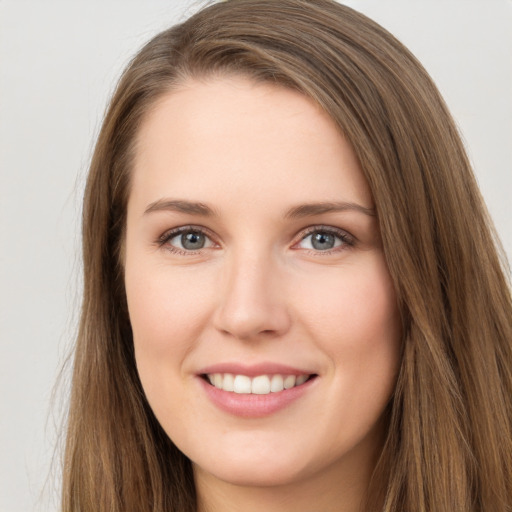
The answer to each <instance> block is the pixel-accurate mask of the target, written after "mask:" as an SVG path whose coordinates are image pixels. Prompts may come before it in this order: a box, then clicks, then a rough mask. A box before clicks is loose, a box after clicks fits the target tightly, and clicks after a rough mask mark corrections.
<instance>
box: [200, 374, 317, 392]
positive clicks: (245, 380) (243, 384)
mask: <svg viewBox="0 0 512 512" xmlns="http://www.w3.org/2000/svg"><path fill="white" fill-rule="evenodd" d="M206 377H207V379H208V381H209V382H210V384H211V385H212V386H215V387H216V388H217V389H222V390H224V391H232V392H235V393H238V394H244V395H248V394H254V395H268V394H269V393H279V392H280V391H283V390H285V389H291V388H293V387H295V386H300V385H301V384H304V382H306V381H307V380H308V378H309V375H279V374H276V375H272V376H269V375H258V376H257V377H253V378H252V379H251V377H248V376H247V375H233V374H231V373H211V374H208V375H207V376H206Z"/></svg>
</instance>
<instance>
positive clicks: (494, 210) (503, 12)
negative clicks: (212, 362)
mask: <svg viewBox="0 0 512 512" xmlns="http://www.w3.org/2000/svg"><path fill="white" fill-rule="evenodd" d="M199 3H200V2H197V1H192V0H180V1H178V0H165V1H164V0H145V1H143V0H139V1H134V0H101V1H100V0H86V1H85V0H74V1H73V2H64V1H62V0H61V1H59V0H32V1H30V0H0V512H29V511H36V510H37V511H39V510H41V511H42V510H44V511H51V510H57V509H58V506H57V504H56V500H55V498H54V496H55V494H57V493H58V491H56V489H58V486H59V479H58V472H57V474H56V475H53V476H52V474H50V472H49V469H50V463H51V460H52V457H53V450H54V446H55V442H56V431H57V430H56V425H55V423H56V422H57V423H58V421H59V417H60V414H61V411H62V407H63V405H62V404H63V403H65V400H66V392H67V387H66V385H65V381H64V385H62V386H61V388H60V389H61V390H62V391H63V393H61V395H56V398H54V400H53V407H51V402H52V399H51V397H52V389H53V386H54V384H55V382H56V379H57V374H58V370H59V368H60V365H61V364H62V361H63V359H64V357H65V355H66V354H67V351H68V350H69V346H70V344H71V343H72V340H73V336H74V332H75V324H76V319H77V313H78V307H79V301H80V298H79V292H80V279H79V274H80V262H79V251H80V249H79V236H80V233H79V211H80V198H81V194H82V186H83V180H84V175H85V173H86V169H87V164H88V161H89V158H90V154H91V149H92V145H93V141H94V136H95V134H96V133H97V131H98V129H99V124H100V120H101V117H102V113H103V110H104V108H105V105H106V102H107V99H108V96H109V94H110V92H111V91H112V88H113V85H114V83H115V80H116V78H117V77H118V75H119V73H120V71H121V69H122V68H123V67H124V65H125V64H126V62H127V61H128V59H129V57H130V56H131V55H133V53H134V52H135V51H136V50H137V49H138V48H139V47H140V46H141V44H142V43H143V42H145V41H146V40H147V39H149V38H150V37H151V36H152V35H154V34H155V33H156V32H158V31H159V30H161V29H163V28H166V27H167V26H169V25H171V24H173V23H175V22H176V21H179V20H180V19H182V18H183V17H184V16H185V14H186V13H187V11H188V10H189V9H190V7H191V6H192V8H194V6H197V5H198V4H199ZM345 3H347V4H348V5H351V6H352V7H355V8H356V9H359V10H360V11H362V12H364V13H366V14H368V15H369V16H370V17H372V18H374V19H375V20H376V21H378V22H380V23H381V24H382V25H384V26H385V27H386V28H388V29H389V30H390V31H391V32H392V33H394V34H395V35H396V36H397V37H398V38H399V39H401V40H402V41H403V42H404V43H405V44H406V45H407V46H409V48H410V49H411V50H412V51H413V52H414V53H415V54H416V55H417V57H419V59H420V60H421V61H422V62H423V63H424V65H425V66H426V68H427V70H428V71H429V72H430V73H431V75H432V76H433V77H434V79H435V81H436V82H437V84H438V86H439V88H440V89H441V92H442V93H443V94H444V95H445V98H446V100H447V102H448V104H449V106H450V108H451V109H452V112H453V114H454V116H455V118H456V120H457V122H458V123H459V126H460V129H461V131H462V134H463V136H464V139H465V140H466V143H467V147H468V151H469V154H470V157H471V159H472V161H473V163H474V166H475V170H476V174H477V178H478V180H479V182H480V185H481V188H482V192H483V194H484V197H485V199H486V201H487V203H488V206H489V209H490V211H491V214H492V216H493V218H494V220H495V222H496V225H497V228H498V232H499V233H500V235H501V237H502V239H503V242H504V246H505V250H506V252H507V254H508V257H509V259H510V258H511V257H512V214H511V212H512V208H511V206H510V202H511V200H512V192H511V191H512V149H511V148H512V32H511V31H510V27H512V1H511V0H414V1H411V0H347V1H346V2H345ZM57 466H58V464H57ZM45 482H46V486H45Z"/></svg>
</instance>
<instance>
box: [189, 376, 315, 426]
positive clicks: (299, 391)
mask: <svg viewBox="0 0 512 512" xmlns="http://www.w3.org/2000/svg"><path fill="white" fill-rule="evenodd" d="M198 379H199V380H200V382H201V385H202V387H203V389H204V391H205V393H206V395H207V396H208V398H209V399H210V400H211V401H212V402H213V403H214V404H215V405H216V406H217V407H218V408H219V409H221V410H222V411H224V412H227V413H229V414H233V415H234V416H240V417H243V418H262V417H264V416H269V415H271V414H274V413H276V412H278V411H280V410H282V409H284V408H286V407H287V406H288V405H290V404H291V403H293V402H295V401H296V400H298V399H299V398H301V397H302V396H303V395H304V394H305V393H306V392H307V391H308V390H309V389H310V388H311V387H312V386H313V385H314V383H315V382H316V380H317V377H314V378H312V379H310V380H308V381H307V382H305V383H304V384H301V385H300V386H295V387H293V388H290V389H285V390H283V391H279V392H277V393H268V394H267V395H253V394H242V393H234V392H232V391H224V390H222V389H218V388H216V387H215V386H212V385H211V384H209V383H208V382H206V381H205V380H204V379H203V378H202V377H198Z"/></svg>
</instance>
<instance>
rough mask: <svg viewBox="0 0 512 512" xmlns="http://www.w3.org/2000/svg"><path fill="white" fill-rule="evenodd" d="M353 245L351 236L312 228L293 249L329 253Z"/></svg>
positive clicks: (342, 232) (331, 230)
mask: <svg viewBox="0 0 512 512" xmlns="http://www.w3.org/2000/svg"><path fill="white" fill-rule="evenodd" d="M353 244H354V240H353V238H352V236H350V235H349V234H348V233H346V232H344V231H341V230H337V229H334V228H329V229H327V228H312V229H311V230H310V231H309V232H308V233H307V234H306V235H305V236H303V237H302V239H301V240H300V242H299V243H298V244H296V246H295V247H297V248H299V249H307V250H313V251H323V252H327V251H331V250H333V249H337V248H338V247H340V248H341V247H343V246H347V245H348V246H351V245H353Z"/></svg>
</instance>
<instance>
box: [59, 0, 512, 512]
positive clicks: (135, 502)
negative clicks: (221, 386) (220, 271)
mask: <svg viewBox="0 0 512 512" xmlns="http://www.w3.org/2000/svg"><path fill="white" fill-rule="evenodd" d="M226 74H238V75H244V76H248V77H250V78H252V79H254V80H256V81H266V82H271V83H275V84H279V85H281V86H285V87H289V88H292V89H294V90H298V91H300V92H301V93H303V94H304V95H306V96H308V97H310V98H312V99H313V100H314V101H316V102H317V103H318V104H319V105H320V106H321V107H322V108H323V109H325V111H326V112H327V113H328V114H329V115H330V116H331V118H332V119H333V120H334V121H335V122H336V123H337V125H338V126H339V129H340V130H341V131H342V132H343V134H344V135H345V136H346V137H347V139H348V140H349V141H350V142H351V143H352V146H353V148H354V151H355V153H356V154H357V156H358V158H359V160H360V163H361V166H362V168H363V170H364V173H365V176H366V178H367V180H368V183H369V185H370V188H371V191H372V194H373V198H374V202H375V207H376V211H377V216H378V222H379V226H380V231H381V235H382V241H383V247H384V252H385V257H386V261H387V265H388V268H389V272H390V274H391V277H392V279H393V282H394V286H395V289H396V293H397V297H398V301H399V307H400V312H401V317H402V323H403V332H404V340H403V352H402V362H401V368H400V373H399V377H398V382H397V386H396V390H395V393H394V396H393V398H392V401H391V403H390V406H389V411H388V432H387V438H386V441H385V444H384V446H383V449H382V453H381V455H380V459H379V461H378V464H377V466H376V468H375V471H374V475H373V478H372V482H371V485H370V488H369V490H368V500H367V504H366V510H370V511H387V512H397V511H403V512H416V511H418V512H419V511H433V512H440V511H475V512H476V511H483V510H485V511H489V512H491V511H492V512H510V511H511V510H512V399H511V396H512V303H511V302H512V301H511V294H510V288H509V283H508V281H507V279H506V277H505V273H504V270H503V268H504V267H503V262H502V263H500V258H499V254H498V251H497V249H496V247H497V241H496V237H495V234H494V231H493V228H492V225H491V222H490V220H489V217H488V215H487V213H486V210H485V207H484V205H483V202H482V199H481V197H480V194H479V191H478V188H477V185H476V183H475V179H474V177H473V174H472V172H471V169H470V165H469V163H468V159H467V157H466V154H465V151H464V148H463V145H462V143H461V140H460V137H459V135H458V133H457V129H456V127H455V125H454V122H453V120H452V118H451V116H450V114H449V113H448V111H447V108H446V106H445V104H444V102H443V100H442V99H441V97H440V95H439V93H438V91H437V89H436V87H435V86H434V85H433V83H432V81H431V79H430V78H429V76H428V74H427V73H426V72H425V70H424V69H423V68H422V66H421V65H420V64H419V63H418V61H417V60H416V59H415V58H414V57H413V56H412V55H411V54H410V53H409V51H408V50H407V49H406V48H405V47H404V46H403V45H402V44H400V43H399V42H398V41H397V40H396V39H395V38H394V37H393V36H391V35H390V34H389V33H388V32H387V31H385V30H384V29H383V28H382V27H380V26H379V25H377V24H376V23H374V22H373V21H371V20H369V19H368V18H366V17H365V16H363V15H361V14H359V13H357V12H355V11H353V10H352V9H350V8H348V7H344V6H341V5H339V4H337V3H336V2H334V1H331V0H279V1H275V0H236V1H227V2H223V3H218V4H215V5H212V6H210V7H208V8H207V9H204V10H202V11H201V12H199V13H198V14H196V15H194V16H193V17H192V18H190V19H189V20H188V21H186V22H185V23H183V24H181V25H177V26H175V27H173V28H171V29H169V30H167V31H165V32H162V33H161V34H159V35H157V36H156V37H155V38H154V39H152V40H151V41H150V42H149V43H148V44H147V45H146V46H145V47H144V48H142V50H141V51H140V52H139V53H138V54H137V55H136V57H135V58H134V59H133V60H132V62H131V63H130V65H129V66H128V68H127V69H126V70H125V72H124V74H123V76H122V77H121V80H120V82H119V84H118V87H117V90H116V92H115V94H114V96H113V98H112V100H111V103H110V107H109V109H108V112H107V114H106V117H105V120H104V122H103V126H102V129H101V133H100V135H99V138H98V142H97V145H96V149H95V152H94V156H93V159H92V163H91V167H90V172H89V177H88V181H87V187H86V192H85V198H84V209H83V258H84V297H83V307H82V316H81V322H80V331H79V335H78V340H77V345H76V352H75V360H74V373H73V385H72V395H71V405H70V412H69V422H68V431H67V444H66V452H65V461H64V487H63V509H64V510H65V511H69V512H71V511H74V512H78V511H80V512H84V511H91V512H92V511H94V512H106V511H109V512H121V511H123V512H126V511H135V510H137V511H152V512H157V511H158V512H164V511H166V512H170V511H176V512H178V511H179V512H187V511H190V512H192V511H194V510H195V491H194V483H193V476H192V471H191V466H190V462H189V461H188V459H187V458H186V457H185V456H184V455H183V454H182V453H181V452H180V451H179V450H178V449H177V448H176V447H175V446H174V445H173V443H172V441H171V440H170V439H169V438H168V437H167V435H166V434H165V433H164V431H163V430H162V428H161V427H160V425H159V424H158V422H157V421H156V419H155V417H154V415H153V413H152V411H151V409H150V407H149V406H148V403H147V402H146V399H145V397H144V392H143V390H142V387H141V384H140V382H139V378H138V375H137V370H136V365H135V360H134V353H133V343H132V334H131V329H130V320H129V317H128V313H127V308H126V298H125V291H124V282H123V262H122V246H123V235H124V229H125V222H126V204H127V198H128V195H129V191H130V172H131V165H132V161H133V156H134V151H135V147H134V140H135V137H136V135H137V132H138V129H139V127H140V125H141V122H142V121H143V119H144V116H145V115H146V114H147V112H148V111H149V109H150V108H151V107H152V106H154V105H155V102H156V101H157V99H159V98H160V97H162V95H164V94H168V93H169V92H170V91H172V90H173V88H175V87H177V86H179V85H180V84H181V83H183V81H184V80H187V79H190V78H192V79H193V78H201V79H202V78H208V77H212V76H216V75H217V76H219V75H220V76H222V75H226Z"/></svg>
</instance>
